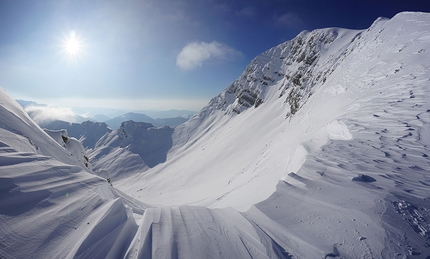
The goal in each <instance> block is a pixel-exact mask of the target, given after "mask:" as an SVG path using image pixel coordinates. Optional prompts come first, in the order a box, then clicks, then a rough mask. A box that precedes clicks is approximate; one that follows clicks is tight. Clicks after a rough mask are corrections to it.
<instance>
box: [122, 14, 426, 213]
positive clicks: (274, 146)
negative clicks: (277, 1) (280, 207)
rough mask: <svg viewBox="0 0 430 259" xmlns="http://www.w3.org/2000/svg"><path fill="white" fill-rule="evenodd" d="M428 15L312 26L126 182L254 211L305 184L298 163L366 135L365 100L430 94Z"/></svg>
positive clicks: (149, 194)
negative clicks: (285, 187) (357, 27)
mask: <svg viewBox="0 0 430 259" xmlns="http://www.w3.org/2000/svg"><path fill="white" fill-rule="evenodd" d="M427 20H428V15H427V14H415V13H402V14H399V15H397V16H396V17H394V18H393V19H391V20H386V19H378V20H377V21H375V23H374V24H373V25H372V26H371V27H370V28H369V29H368V30H364V31H351V30H344V29H322V30H316V31H313V32H304V33H301V34H300V35H299V36H297V38H295V39H294V40H292V41H290V42H286V43H284V44H281V45H279V46H277V47H275V48H273V49H271V50H269V51H267V52H265V53H263V54H262V55H261V56H259V57H257V58H255V59H254V61H253V62H252V63H251V64H250V65H249V66H248V67H247V69H246V71H245V72H244V73H243V74H242V76H241V77H240V78H239V79H238V80H236V81H235V82H233V84H232V85H231V86H229V87H228V88H227V89H226V90H225V91H223V92H222V93H221V94H220V95H219V96H217V97H215V98H214V99H212V101H211V102H210V103H209V105H208V106H207V107H205V108H204V109H203V110H202V111H201V112H200V113H198V114H197V115H196V116H194V117H193V118H192V119H190V121H188V122H186V123H185V124H183V125H180V126H178V127H177V128H176V129H175V132H174V134H173V147H172V149H171V151H170V153H169V155H168V159H167V161H166V162H165V163H163V164H161V165H159V166H157V167H155V168H153V169H151V170H149V171H147V172H146V173H145V175H140V176H138V177H135V178H134V177H131V178H130V179H128V180H125V181H124V185H123V186H124V188H125V189H126V190H129V191H130V193H135V195H136V198H139V197H140V199H142V200H145V201H148V202H154V203H162V204H165V205H169V204H170V205H171V204H176V205H181V204H187V203H188V204H195V205H205V206H211V207H224V206H234V207H236V208H239V209H241V210H246V209H247V208H249V206H251V205H252V204H254V203H255V202H258V201H261V200H264V199H265V198H267V197H268V196H269V195H270V194H271V193H272V192H273V191H275V186H276V184H277V182H278V181H279V180H280V179H283V180H285V181H287V182H291V183H292V184H293V183H294V184H295V186H297V187H298V188H302V187H304V185H303V183H301V182H300V181H298V180H297V178H296V177H295V174H297V171H298V170H299V169H300V168H301V166H302V165H303V163H304V162H305V161H306V159H307V158H308V157H309V155H310V154H312V153H314V152H316V151H318V150H319V149H320V148H322V147H323V146H324V145H326V144H327V143H331V142H330V141H333V140H336V141H337V140H339V141H345V142H348V141H350V140H351V138H352V139H354V138H356V136H355V135H354V134H357V132H356V131H354V130H355V129H354V127H352V126H351V125H354V123H355V122H352V121H353V120H361V121H362V122H361V123H363V124H365V123H366V121H368V119H369V117H368V116H367V115H366V116H365V114H366V113H368V112H369V111H368V110H366V109H363V107H374V105H379V106H378V107H379V110H384V109H385V110H389V109H391V108H390V105H389V104H388V103H386V102H381V99H379V98H388V97H393V98H398V99H399V100H400V99H402V98H404V97H402V93H405V92H406V93H409V91H412V92H413V93H414V95H413V96H414V98H415V100H416V98H418V95H416V94H415V91H419V90H418V89H422V94H423V95H422V96H421V97H422V98H424V99H423V100H425V96H426V94H425V93H426V91H425V87H427V86H426V82H427V81H428V76H427V74H428V66H427V65H426V60H427V58H428V51H426V50H427V49H428V42H427V41H426V37H427V36H426V35H427V34H428V32H429V28H428V25H427V24H428V23H427V22H426V21H427ZM418 32H419V33H418ZM413 89H416V90H413ZM243 96H246V97H243ZM411 96H412V95H411ZM408 97H409V95H408ZM412 99H413V98H412ZM375 102H376V104H375ZM412 106H413V105H412ZM408 110H411V109H408ZM358 111H363V114H362V113H360V112H358ZM411 113H413V112H412V111H411ZM351 114H357V115H356V116H355V117H353V118H352V117H351ZM400 114H405V112H402V113H400ZM371 116H372V115H371ZM399 116H400V115H399ZM405 116H411V114H409V113H408V114H407V115H406V114H405ZM413 117H415V114H414V115H413ZM371 118H374V117H371ZM393 119H394V118H393ZM372 121H373V120H372ZM381 127H382V126H381ZM353 129H354V130H353ZM292 172H293V173H294V174H291V173H292ZM355 176H357V175H355ZM208 182H210V183H211V184H210V185H208V184H207V183H208ZM121 186H122V184H121ZM167 189H168V190H169V191H166V190H167ZM244 197H246V198H244Z"/></svg>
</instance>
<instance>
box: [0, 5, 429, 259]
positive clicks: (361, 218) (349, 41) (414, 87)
mask: <svg viewBox="0 0 430 259" xmlns="http://www.w3.org/2000/svg"><path fill="white" fill-rule="evenodd" d="M429 51H430V14H425V13H400V14H398V15H396V16H395V17H393V18H392V19H390V20H389V19H378V20H377V21H375V23H374V24H373V25H372V26H371V27H370V28H369V29H368V30H363V31H353V30H346V29H339V28H329V29H320V30H315V31H312V32H302V33H300V34H299V35H298V36H297V37H296V38H295V39H293V40H291V41H288V42H285V43H283V44H280V45H279V46H276V47H274V48H272V49H270V50H268V51H266V52H264V53H263V54H262V55H260V56H258V57H256V58H255V59H254V60H253V61H252V62H251V64H250V65H249V66H248V67H247V68H246V70H245V71H244V73H243V74H242V75H241V76H240V77H239V78H238V79H237V80H236V81H235V82H233V83H232V84H231V85H230V86H229V87H228V88H227V89H226V90H225V91H223V92H222V93H221V94H220V95H218V96H217V97H215V98H214V99H212V100H211V102H210V103H209V104H208V106H207V107H205V108H204V109H203V110H202V111H200V112H199V113H198V114H196V115H195V116H194V117H193V118H191V119H190V120H189V121H188V122H186V123H184V124H182V125H180V126H178V127H177V128H175V130H174V132H172V131H168V128H167V129H165V131H166V132H164V131H163V132H164V133H166V134H167V135H166V136H168V138H167V139H168V140H169V143H168V145H167V146H166V145H164V144H163V143H164V142H163V141H162V140H161V139H158V138H157V137H158V135H157V134H156V136H157V137H155V135H154V136H152V137H150V138H149V137H148V136H150V134H152V133H155V132H156V131H154V132H151V133H150V132H148V131H150V129H151V127H149V126H148V125H140V124H136V123H133V122H127V123H124V124H123V126H122V127H121V128H122V130H121V128H120V129H119V130H118V131H112V132H110V133H107V134H106V135H105V136H104V137H102V138H101V139H100V141H99V142H98V144H97V145H96V146H97V147H96V148H95V149H93V150H91V153H90V157H91V159H92V160H91V162H93V161H96V163H93V165H94V167H96V166H98V167H97V170H101V171H99V172H106V171H102V170H105V169H106V168H109V169H110V170H109V171H108V173H109V174H118V173H124V175H125V176H126V177H123V178H117V180H116V181H115V182H114V183H113V184H114V187H112V186H110V185H109V184H108V183H107V182H106V181H104V180H103V179H100V178H99V177H97V176H95V175H93V174H91V172H90V171H89V169H88V168H86V167H85V166H84V165H81V164H79V163H77V161H76V160H75V159H73V158H72V157H71V156H70V153H69V152H68V151H67V150H66V149H64V148H63V147H61V146H60V145H59V144H58V143H57V142H55V141H54V140H53V139H52V138H50V137H49V136H48V135H47V134H46V133H44V132H43V131H42V130H41V129H40V128H39V127H38V126H37V125H36V124H35V123H34V122H33V121H32V120H31V119H30V118H29V117H28V116H27V115H25V113H24V111H23V110H22V109H20V108H19V107H18V105H17V104H16V103H15V102H13V101H12V100H11V98H9V97H8V96H6V95H5V94H4V93H1V95H0V101H1V105H2V106H1V109H0V115H1V117H0V118H1V121H0V130H1V132H0V136H1V139H0V140H1V143H2V144H1V147H0V161H1V162H0V169H1V175H0V177H1V181H0V183H1V184H0V228H1V231H0V257H6V258H26V257H28V256H29V255H31V256H33V257H40V258H49V257H54V258H64V257H76V258H122V257H125V258H429V257H428V256H430V248H429V247H430V243H429V240H430V239H429V238H430V225H429V224H428V222H429V221H430V203H429V197H430V188H429V186H430V171H429V168H430V166H429V165H430V159H429V153H430V152H429V144H430V126H429V125H430V101H429V100H430V96H429V95H430V91H429V87H430V78H429V75H430V71H429V66H428V60H430V56H429V55H430V54H429ZM157 133H158V132H157ZM145 134H148V135H145ZM142 136H144V137H142ZM145 136H146V137H145ZM166 136H164V137H163V139H165V138H166ZM160 137H161V136H160ZM141 140H148V141H153V143H152V144H151V145H148V146H147V147H148V148H151V147H154V145H153V144H156V145H160V146H159V147H160V149H161V150H158V149H157V151H160V152H161V153H159V154H163V156H162V158H163V159H162V161H161V160H160V161H159V162H160V163H158V164H156V165H154V166H153V167H152V168H151V167H149V166H145V165H144V164H139V163H136V161H138V159H137V160H134V159H135V158H137V157H139V159H140V160H142V159H143V158H142V157H141V156H140V155H143V154H145V152H147V151H148V149H147V148H143V146H145V145H146V144H148V143H143V145H142V144H140V142H139V141H141ZM166 147H167V150H169V151H167V150H166V149H165V148H166ZM139 154H140V155H139ZM144 157H145V156H144ZM157 157H159V156H157ZM93 158H95V159H94V160H93ZM118 158H120V159H118ZM127 159H129V160H127ZM97 163H98V164H97ZM122 166H123V167H122ZM133 166H136V168H134V169H133ZM140 166H142V167H141V168H138V167H140ZM124 168H126V169H127V170H128V169H131V170H130V172H122V171H123V170H124ZM139 170H140V173H138V174H136V172H139ZM127 173H128V174H127ZM115 188H118V189H115ZM146 204H150V205H146Z"/></svg>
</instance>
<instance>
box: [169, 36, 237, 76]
mask: <svg viewBox="0 0 430 259" xmlns="http://www.w3.org/2000/svg"><path fill="white" fill-rule="evenodd" d="M241 55H242V53H241V52H240V51H237V50H235V49H233V48H231V47H229V46H227V45H225V44H222V43H219V42H216V41H212V42H210V43H207V42H192V43H189V44H188V45H186V46H185V47H184V48H183V49H182V50H181V52H180V53H179V54H178V56H177V57H176V65H177V66H178V67H179V68H181V69H183V70H193V69H195V68H198V67H201V66H202V65H203V63H205V62H208V61H212V60H223V59H234V58H237V57H239V56H241Z"/></svg>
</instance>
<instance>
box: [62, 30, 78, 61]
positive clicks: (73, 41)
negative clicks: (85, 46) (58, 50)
mask: <svg viewBox="0 0 430 259" xmlns="http://www.w3.org/2000/svg"><path fill="white" fill-rule="evenodd" d="M63 51H64V52H65V53H66V55H67V56H68V57H69V58H71V59H75V58H77V57H78V56H79V54H81V52H82V40H81V39H80V38H79V37H78V36H76V32H75V31H74V30H72V31H71V32H70V34H69V35H68V36H66V37H65V39H64V40H63Z"/></svg>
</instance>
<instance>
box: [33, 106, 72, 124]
mask: <svg viewBox="0 0 430 259" xmlns="http://www.w3.org/2000/svg"><path fill="white" fill-rule="evenodd" d="M25 111H26V112H27V113H28V114H29V115H30V117H31V118H32V119H33V120H35V121H36V122H37V123H38V124H40V123H45V122H50V121H54V120H63V121H68V122H76V117H77V116H76V114H75V113H74V112H73V111H72V109H71V108H66V107H52V106H27V107H25Z"/></svg>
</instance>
